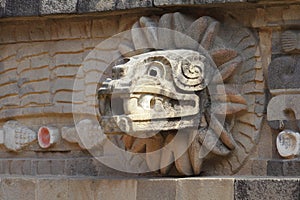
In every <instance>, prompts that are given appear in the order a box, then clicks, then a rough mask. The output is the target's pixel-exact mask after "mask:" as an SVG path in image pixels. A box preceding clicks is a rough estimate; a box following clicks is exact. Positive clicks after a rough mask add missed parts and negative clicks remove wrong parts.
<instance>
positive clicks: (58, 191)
mask: <svg viewBox="0 0 300 200" xmlns="http://www.w3.org/2000/svg"><path fill="white" fill-rule="evenodd" d="M37 199H43V200H54V199H57V200H59V199H61V200H65V199H68V180H66V179H50V178H48V179H38V180H37Z"/></svg>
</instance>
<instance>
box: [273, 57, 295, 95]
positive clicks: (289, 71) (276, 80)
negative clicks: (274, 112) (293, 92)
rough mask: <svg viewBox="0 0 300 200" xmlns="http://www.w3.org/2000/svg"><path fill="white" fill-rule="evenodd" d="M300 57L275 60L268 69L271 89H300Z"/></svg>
mask: <svg viewBox="0 0 300 200" xmlns="http://www.w3.org/2000/svg"><path fill="white" fill-rule="evenodd" d="M299 73H300V57H299V56H295V57H291V56H283V57H279V58H276V59H274V60H273V61H272V62H271V63H270V65H269V68H268V86H269V89H270V90H271V93H272V90H274V89H292V88H293V89H294V88H295V89H297V88H300V77H299V76H298V74H299Z"/></svg>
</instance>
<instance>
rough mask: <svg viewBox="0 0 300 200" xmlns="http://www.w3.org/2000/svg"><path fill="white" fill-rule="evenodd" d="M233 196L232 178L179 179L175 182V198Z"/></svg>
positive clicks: (226, 198)
mask: <svg viewBox="0 0 300 200" xmlns="http://www.w3.org/2000/svg"><path fill="white" fill-rule="evenodd" d="M233 198H234V179H230V178H226V179H221V178H220V179H209V178H202V179H194V178H187V179H181V180H180V181H179V182H178V183H177V190H176V199H199V200H200V199H224V200H230V199H233Z"/></svg>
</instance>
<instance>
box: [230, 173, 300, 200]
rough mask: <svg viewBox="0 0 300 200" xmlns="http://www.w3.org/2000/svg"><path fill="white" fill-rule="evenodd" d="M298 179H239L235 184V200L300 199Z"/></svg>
mask: <svg viewBox="0 0 300 200" xmlns="http://www.w3.org/2000/svg"><path fill="white" fill-rule="evenodd" d="M299 187H300V184H299V180H297V179H275V178H274V179H272V178H270V179H265V180H261V179H244V180H243V179H237V180H235V183H234V198H235V199H253V200H256V199H257V200H258V199H280V200H297V199H299V198H300V196H299V195H300V193H299V190H300V188H299Z"/></svg>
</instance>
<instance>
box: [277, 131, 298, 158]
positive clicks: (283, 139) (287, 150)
mask: <svg viewBox="0 0 300 200" xmlns="http://www.w3.org/2000/svg"><path fill="white" fill-rule="evenodd" d="M276 146H277V150H278V153H279V154H280V156H282V157H284V158H294V157H295V156H299V155H300V134H299V133H298V132H294V131H291V130H284V131H281V132H280V133H279V134H278V136H277V139H276Z"/></svg>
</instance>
